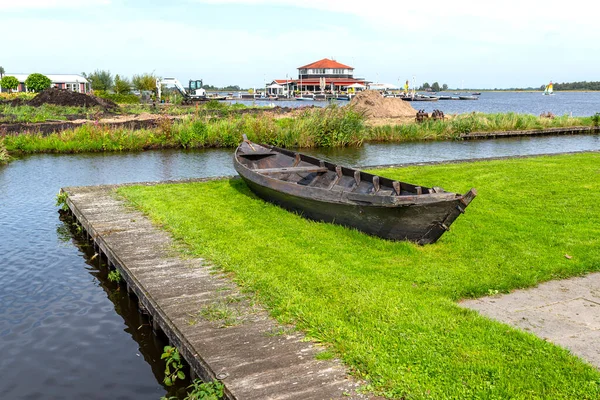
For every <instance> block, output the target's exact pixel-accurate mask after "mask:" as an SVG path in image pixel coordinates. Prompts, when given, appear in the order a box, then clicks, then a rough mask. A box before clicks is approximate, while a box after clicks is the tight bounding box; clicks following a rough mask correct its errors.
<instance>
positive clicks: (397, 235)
mask: <svg viewBox="0 0 600 400" xmlns="http://www.w3.org/2000/svg"><path fill="white" fill-rule="evenodd" d="M234 167H235V170H236V171H237V172H238V174H239V175H240V176H241V177H242V179H243V180H244V181H245V182H246V184H247V185H248V186H249V188H250V189H251V190H252V191H253V192H254V193H256V195H258V196H259V197H261V198H262V199H264V200H267V201H269V202H272V203H274V204H277V205H279V206H281V207H283V208H285V209H288V210H291V211H295V212H298V213H300V214H301V215H302V216H303V217H306V218H309V219H312V220H316V221H325V222H332V223H335V224H339V225H344V226H348V227H352V228H356V229H358V230H360V231H362V232H365V233H367V234H370V235H374V236H378V237H381V238H384V239H390V240H409V241H413V242H416V243H419V244H427V243H433V242H435V241H436V240H438V239H439V238H440V236H442V234H443V233H444V232H445V231H447V230H448V229H449V227H450V225H451V224H452V222H454V220H455V219H456V218H457V217H458V216H459V215H460V214H461V213H464V212H465V209H466V207H467V206H468V205H469V203H470V202H471V200H473V198H474V197H475V196H476V194H477V192H476V191H475V189H471V190H470V191H469V192H467V193H466V194H465V195H460V194H456V193H449V192H445V191H444V190H443V189H442V188H439V187H432V188H427V187H422V186H416V185H412V184H409V183H405V182H399V181H394V180H391V179H388V178H384V177H381V176H377V175H372V174H368V173H366V172H363V171H359V170H357V169H353V168H347V167H342V166H339V165H335V164H332V163H329V162H326V161H323V160H319V159H317V158H314V157H311V156H308V155H305V154H300V153H296V152H293V151H290V150H286V149H280V148H277V147H274V146H270V145H261V144H256V143H252V142H250V141H249V140H248V139H247V138H246V135H244V140H243V142H242V143H241V144H240V145H239V147H238V148H237V150H236V151H235V155H234Z"/></svg>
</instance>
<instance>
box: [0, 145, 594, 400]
mask: <svg viewBox="0 0 600 400" xmlns="http://www.w3.org/2000/svg"><path fill="white" fill-rule="evenodd" d="M583 150H600V137H599V136H595V135H589V136H560V137H538V138H518V139H499V140H488V141H464V142H433V143H412V144H402V145H376V144H367V145H365V146H364V147H362V148H359V149H333V150H327V151H326V150H317V151H312V153H313V154H315V155H318V156H320V157H324V158H326V159H328V160H330V161H332V162H336V163H340V164H345V165H353V166H360V165H378V164H398V163H409V162H423V161H443V160H451V159H467V158H480V157H498V156H507V155H525V154H539V153H554V152H564V151H583ZM231 153H232V151H231V150H203V151H185V152H184V151H152V152H140V153H127V154H114V153H113V154H93V155H59V156H58V155H36V156H28V157H24V158H22V159H19V160H16V161H13V162H11V163H10V164H8V165H6V166H0V354H2V356H1V357H0V375H1V376H2V379H0V398H6V399H65V398H66V399H106V398H111V399H158V398H159V397H160V396H162V395H164V394H165V393H166V389H165V388H164V387H163V386H162V384H161V381H162V377H163V375H162V372H163V369H164V365H163V364H162V363H161V362H160V353H161V350H162V346H164V345H165V344H166V343H165V342H164V341H162V340H161V338H157V337H156V336H155V335H154V334H153V333H152V331H151V330H150V327H149V326H148V325H147V321H145V320H144V318H142V317H141V316H140V315H139V313H138V312H137V307H136V304H135V302H134V301H132V300H131V299H130V298H129V297H128V296H127V294H126V292H125V291H124V290H123V291H119V290H117V289H118V287H117V286H116V285H114V284H112V283H110V282H108V281H107V279H106V274H107V271H106V268H104V267H102V265H101V261H100V260H98V258H94V257H93V254H94V252H93V249H91V248H90V247H89V246H88V244H87V243H86V242H85V241H84V240H83V239H81V238H80V237H78V235H77V234H76V233H74V231H73V230H72V229H70V228H69V225H68V224H66V223H63V222H62V221H61V219H60V218H59V214H58V212H57V207H56V206H55V196H56V194H57V193H58V191H59V189H60V188H61V187H63V186H80V185H99V184H114V183H124V182H142V181H161V180H173V179H185V178H196V177H209V176H221V175H231V174H234V173H235V172H234V170H233V167H232V163H231ZM415 183H418V182H415Z"/></svg>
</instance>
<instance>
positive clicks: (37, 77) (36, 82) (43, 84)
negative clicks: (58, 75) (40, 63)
mask: <svg viewBox="0 0 600 400" xmlns="http://www.w3.org/2000/svg"><path fill="white" fill-rule="evenodd" d="M51 85H52V81H51V80H50V78H48V77H47V76H46V75H42V74H38V73H34V74H31V75H29V76H28V77H27V79H25V86H27V89H29V90H33V91H34V92H41V91H42V90H46V89H48V88H49V87H50V86H51Z"/></svg>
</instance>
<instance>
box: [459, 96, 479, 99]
mask: <svg viewBox="0 0 600 400" xmlns="http://www.w3.org/2000/svg"><path fill="white" fill-rule="evenodd" d="M458 99H459V100H479V97H477V96H458Z"/></svg>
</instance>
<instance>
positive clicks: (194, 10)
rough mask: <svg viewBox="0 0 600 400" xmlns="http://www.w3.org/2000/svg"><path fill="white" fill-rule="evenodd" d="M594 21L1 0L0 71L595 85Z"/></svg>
mask: <svg viewBox="0 0 600 400" xmlns="http://www.w3.org/2000/svg"><path fill="white" fill-rule="evenodd" d="M598 15H600V3H599V2H595V1H592V2H590V1H586V2H585V3H584V1H582V0H571V1H567V2H565V1H555V0H544V1H538V0H503V1H502V2H485V1H481V0H478V1H475V0H456V1H448V0H444V1H438V0H430V1H428V2H419V1H399V0H395V1H383V0H370V1H365V0H360V1H359V0H343V1H342V0H222V1H218V0H169V1H164V0H162V1H161V0H132V1H126V0H0V29H1V32H2V35H1V36H0V49H1V50H2V51H1V52H0V66H2V67H4V69H5V70H6V72H8V73H33V72H40V73H46V74H61V73H62V74H73V73H75V74H77V73H81V72H88V73H89V72H93V71H94V70H109V71H110V72H111V73H112V74H113V75H114V74H119V75H121V76H126V77H131V76H132V75H133V74H140V73H146V72H149V73H154V74H156V75H157V76H161V77H175V78H177V79H179V80H180V81H181V82H182V83H184V85H186V84H187V81H188V80H189V79H203V81H204V83H205V84H210V85H214V86H226V85H239V86H241V87H244V88H251V87H262V86H264V84H265V82H270V81H272V80H273V79H285V78H286V76H287V77H294V78H296V77H297V75H298V71H297V68H298V67H300V66H303V65H305V64H309V63H311V62H314V61H317V60H320V59H322V58H333V59H335V60H337V61H339V62H341V63H343V64H346V65H350V66H352V67H354V76H355V77H358V78H366V79H367V80H369V81H373V82H384V83H392V84H396V85H398V84H400V85H402V84H403V83H404V82H405V81H406V80H407V79H408V80H410V81H413V80H414V82H416V83H417V84H418V85H420V84H422V83H424V82H427V83H429V84H432V83H434V82H438V83H439V84H440V85H442V84H444V83H445V84H447V85H448V86H449V87H450V88H480V89H494V88H520V87H523V88H524V87H536V88H537V87H540V86H542V85H544V84H546V83H548V82H549V81H554V82H575V81H600V68H599V67H598V66H599V65H600V51H599V50H600V28H598V25H597V24H598V22H597V16H598Z"/></svg>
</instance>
